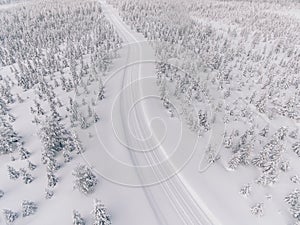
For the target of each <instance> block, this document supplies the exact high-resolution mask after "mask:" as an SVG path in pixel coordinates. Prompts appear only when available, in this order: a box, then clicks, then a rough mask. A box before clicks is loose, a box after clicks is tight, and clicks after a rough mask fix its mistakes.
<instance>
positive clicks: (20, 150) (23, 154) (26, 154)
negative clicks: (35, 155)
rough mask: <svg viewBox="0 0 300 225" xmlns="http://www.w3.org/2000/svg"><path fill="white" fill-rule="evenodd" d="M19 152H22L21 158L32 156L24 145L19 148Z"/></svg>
mask: <svg viewBox="0 0 300 225" xmlns="http://www.w3.org/2000/svg"><path fill="white" fill-rule="evenodd" d="M19 154H20V159H21V160H25V159H28V158H29V156H30V152H29V151H27V150H26V149H25V148H24V147H22V146H21V147H20V149H19Z"/></svg>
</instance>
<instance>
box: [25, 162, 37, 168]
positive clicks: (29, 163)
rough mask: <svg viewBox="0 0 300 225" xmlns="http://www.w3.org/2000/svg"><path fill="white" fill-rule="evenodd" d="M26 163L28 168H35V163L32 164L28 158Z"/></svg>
mask: <svg viewBox="0 0 300 225" xmlns="http://www.w3.org/2000/svg"><path fill="white" fill-rule="evenodd" d="M27 163H28V169H30V170H35V168H36V165H35V164H33V163H32V162H30V161H29V160H27Z"/></svg>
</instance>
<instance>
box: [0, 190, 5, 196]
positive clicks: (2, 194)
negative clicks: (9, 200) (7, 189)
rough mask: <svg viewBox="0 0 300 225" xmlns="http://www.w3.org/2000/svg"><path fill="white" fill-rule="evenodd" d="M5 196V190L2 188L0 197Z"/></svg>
mask: <svg viewBox="0 0 300 225" xmlns="http://www.w3.org/2000/svg"><path fill="white" fill-rule="evenodd" d="M3 196H4V191H2V190H0V198H2V197H3Z"/></svg>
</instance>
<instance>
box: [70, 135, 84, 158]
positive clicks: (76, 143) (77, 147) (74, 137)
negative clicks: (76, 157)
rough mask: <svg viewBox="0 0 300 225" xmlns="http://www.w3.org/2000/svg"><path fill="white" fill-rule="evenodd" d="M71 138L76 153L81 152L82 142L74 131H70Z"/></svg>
mask: <svg viewBox="0 0 300 225" xmlns="http://www.w3.org/2000/svg"><path fill="white" fill-rule="evenodd" d="M72 140H73V145H74V150H75V152H76V153H77V154H81V153H83V151H84V150H83V147H82V144H81V142H80V140H79V138H78V136H77V134H76V133H75V132H73V133H72Z"/></svg>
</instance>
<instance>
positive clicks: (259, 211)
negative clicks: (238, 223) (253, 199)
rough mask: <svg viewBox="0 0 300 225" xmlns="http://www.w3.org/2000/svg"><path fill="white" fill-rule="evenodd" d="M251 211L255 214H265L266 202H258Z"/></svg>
mask: <svg viewBox="0 0 300 225" xmlns="http://www.w3.org/2000/svg"><path fill="white" fill-rule="evenodd" d="M250 211H251V213H252V214H253V215H255V216H263V215H264V204H263V203H257V204H255V205H254V206H252V207H251V208H250Z"/></svg>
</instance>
